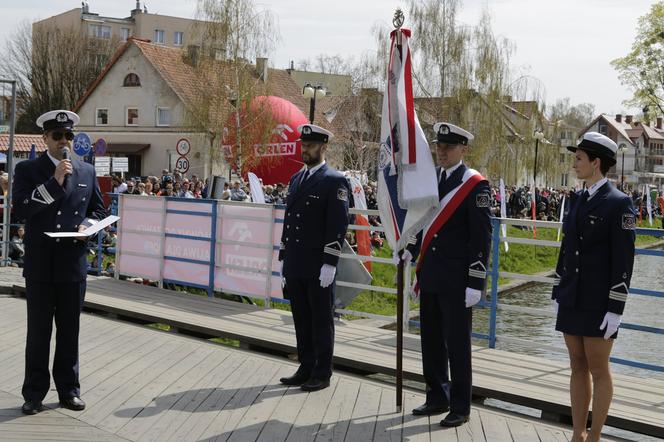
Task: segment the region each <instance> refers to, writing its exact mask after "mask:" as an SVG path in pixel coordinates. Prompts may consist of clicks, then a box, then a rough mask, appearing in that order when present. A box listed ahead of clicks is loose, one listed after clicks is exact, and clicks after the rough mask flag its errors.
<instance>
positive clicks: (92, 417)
mask: <svg viewBox="0 0 664 442" xmlns="http://www.w3.org/2000/svg"><path fill="white" fill-rule="evenodd" d="M180 344H182V345H180V346H179V347H174V350H172V351H170V352H169V353H167V354H166V355H165V356H164V357H162V358H161V359H158V360H156V361H155V362H154V363H153V364H152V365H150V366H148V367H146V368H144V369H143V370H142V371H141V372H139V373H138V374H136V375H134V376H133V377H131V378H130V377H127V381H126V382H125V383H123V384H122V385H121V386H120V387H119V388H117V389H115V390H114V391H113V392H111V393H110V394H109V395H107V396H106V397H105V398H104V400H103V402H102V403H100V404H98V405H97V406H96V407H94V408H91V409H90V411H87V412H86V413H85V414H83V415H81V416H80V417H79V418H80V419H83V420H85V421H86V422H88V423H89V424H91V425H96V426H101V423H102V422H104V423H105V422H106V420H107V419H106V418H107V417H108V416H111V415H112V414H113V412H114V411H116V410H117V409H118V408H120V407H124V406H125V404H126V403H127V401H128V399H130V398H132V397H134V396H136V395H137V394H138V393H140V392H141V391H142V390H143V389H144V388H148V387H149V386H150V385H152V384H153V383H156V382H159V380H160V379H161V377H162V376H167V375H168V374H169V371H170V369H171V368H172V367H173V366H175V365H177V364H178V363H179V362H181V361H182V360H186V359H188V358H189V355H191V353H193V351H195V349H196V347H193V346H188V345H187V344H183V343H180ZM153 397H154V396H153ZM150 399H151V398H150ZM148 402H149V400H147V399H146V400H145V402H144V403H143V404H147V403H148ZM105 429H108V428H105Z"/></svg>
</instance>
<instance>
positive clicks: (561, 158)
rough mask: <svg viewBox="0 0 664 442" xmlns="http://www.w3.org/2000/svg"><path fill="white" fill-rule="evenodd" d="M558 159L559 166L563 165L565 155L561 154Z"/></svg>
mask: <svg viewBox="0 0 664 442" xmlns="http://www.w3.org/2000/svg"><path fill="white" fill-rule="evenodd" d="M559 159H560V160H559V161H560V164H565V154H564V153H561V154H560V157H559Z"/></svg>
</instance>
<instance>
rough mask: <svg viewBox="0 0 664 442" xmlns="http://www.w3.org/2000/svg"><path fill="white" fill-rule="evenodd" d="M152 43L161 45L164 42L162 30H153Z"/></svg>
mask: <svg viewBox="0 0 664 442" xmlns="http://www.w3.org/2000/svg"><path fill="white" fill-rule="evenodd" d="M154 42H155V43H163V42H164V30H163V29H155V31H154Z"/></svg>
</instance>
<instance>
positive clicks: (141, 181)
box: [0, 169, 664, 274]
mask: <svg viewBox="0 0 664 442" xmlns="http://www.w3.org/2000/svg"><path fill="white" fill-rule="evenodd" d="M2 178H5V180H4V181H3V180H2ZM5 182H6V174H5V175H4V176H0V185H1V186H2V187H3V192H4V190H5V188H6V185H3V184H4V183H5ZM209 183H210V181H209V179H205V180H203V179H201V178H199V177H198V176H197V175H195V174H193V175H191V178H189V177H187V176H186V175H183V174H181V173H179V172H170V171H169V170H167V169H164V170H163V171H162V175H161V176H160V177H157V176H147V177H143V178H140V177H136V178H127V179H123V178H122V177H120V176H114V177H113V193H117V194H120V193H122V194H130V195H143V196H173V197H180V198H208V195H209V193H210V185H209ZM376 189H377V184H376V182H373V181H369V182H368V183H366V184H365V185H364V195H365V198H366V203H367V209H369V210H378V202H377V200H376ZM573 190H574V189H569V188H551V187H547V188H542V189H540V188H536V189H535V201H536V217H537V219H538V220H543V221H560V204H561V202H562V200H563V197H565V199H566V200H568V198H569V195H570V193H571V192H573ZM624 192H625V193H626V194H627V195H629V196H630V197H631V198H632V201H633V202H634V206H635V207H636V208H637V210H640V213H641V216H642V218H643V219H647V217H648V213H647V209H646V204H647V197H646V195H644V194H643V192H642V191H640V190H639V189H633V188H628V187H626V188H625V189H624ZM263 193H264V195H265V202H266V203H268V204H285V203H286V195H287V194H288V185H287V184H283V183H276V184H267V185H263ZM532 198H533V193H532V190H531V188H530V187H529V186H508V187H506V188H505V207H506V213H507V217H509V218H522V219H523V218H527V219H530V218H532ZM221 199H222V200H226V201H244V202H251V201H252V200H253V199H252V194H251V190H250V187H249V184H248V183H247V182H245V181H244V180H240V179H238V180H235V181H233V182H232V183H230V184H229V183H228V182H226V183H225V184H224V190H223V192H222V193H221ZM651 204H652V215H653V220H654V221H653V224H654V226H653V227H661V228H664V217H663V216H662V213H663V212H664V196H662V192H661V191H660V192H658V193H657V194H656V195H655V194H653V195H652V197H651ZM500 205H501V194H500V189H499V188H498V186H493V187H492V202H491V213H492V215H493V216H500ZM368 221H369V225H370V226H374V227H380V226H381V222H380V217H379V216H378V215H369V216H368ZM111 230H112V229H107V230H106V231H104V232H103V233H102V236H103V239H102V250H103V253H104V254H114V253H115V240H116V238H117V235H116V234H115V232H112V231H111ZM24 235H25V229H24V228H23V227H14V228H13V229H12V230H11V235H10V237H11V243H10V244H9V247H8V255H9V258H10V260H11V263H12V265H16V266H21V265H22V263H23V255H24V254H25V249H24V246H23V236H24ZM369 236H370V241H371V248H372V250H375V249H380V248H381V247H383V244H384V241H385V235H384V233H383V232H380V231H378V230H373V231H370V233H369ZM346 239H347V241H348V243H349V244H350V245H351V247H352V248H353V249H354V250H357V238H356V235H355V231H351V230H349V232H348V235H347V238H346ZM94 246H95V247H96V244H94ZM97 259H100V258H99V257H97V256H94V257H93V260H92V263H91V265H92V267H97V263H96V260H97ZM109 266H110V267H109ZM106 267H108V268H106ZM102 270H103V272H104V273H108V274H112V273H113V272H114V270H115V269H114V268H113V265H112V263H110V264H108V265H107V266H105V267H104V268H103V269H102Z"/></svg>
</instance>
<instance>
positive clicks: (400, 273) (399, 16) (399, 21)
mask: <svg viewBox="0 0 664 442" xmlns="http://www.w3.org/2000/svg"><path fill="white" fill-rule="evenodd" d="M403 22H404V15H403V11H402V10H401V8H397V10H396V11H395V12H394V18H393V19H392V24H393V25H394V28H395V30H396V31H397V33H396V38H397V50H398V51H399V54H401V59H402V60H403V53H402V44H401V32H399V31H400V29H401V26H402V25H403ZM402 255H403V251H400V252H399V264H398V266H397V391H396V398H397V413H401V410H402V406H403V302H404V301H403V298H404V296H403V286H404V284H403V283H404V270H403V267H404V262H403V258H402Z"/></svg>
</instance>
